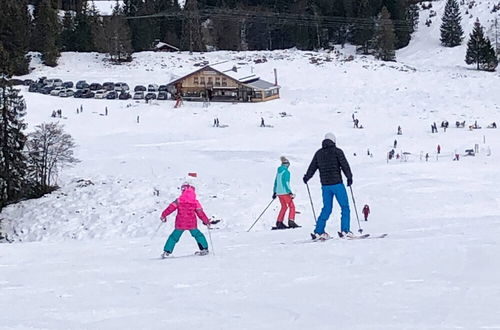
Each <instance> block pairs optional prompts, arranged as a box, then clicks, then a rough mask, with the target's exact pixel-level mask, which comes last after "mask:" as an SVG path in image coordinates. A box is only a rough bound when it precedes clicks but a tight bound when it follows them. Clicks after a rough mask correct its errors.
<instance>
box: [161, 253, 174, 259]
mask: <svg viewBox="0 0 500 330" xmlns="http://www.w3.org/2000/svg"><path fill="white" fill-rule="evenodd" d="M171 254H172V253H171V252H168V251H163V253H162V254H161V258H162V259H165V258H168V256H170V255H171Z"/></svg>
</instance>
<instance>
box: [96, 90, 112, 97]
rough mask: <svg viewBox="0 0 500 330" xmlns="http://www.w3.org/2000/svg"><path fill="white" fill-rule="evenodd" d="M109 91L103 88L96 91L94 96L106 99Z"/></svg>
mask: <svg viewBox="0 0 500 330" xmlns="http://www.w3.org/2000/svg"><path fill="white" fill-rule="evenodd" d="M108 93H109V92H108V91H105V90H102V89H101V90H99V91H96V92H95V96H94V97H95V98H96V99H105V98H106V96H107V95H108Z"/></svg>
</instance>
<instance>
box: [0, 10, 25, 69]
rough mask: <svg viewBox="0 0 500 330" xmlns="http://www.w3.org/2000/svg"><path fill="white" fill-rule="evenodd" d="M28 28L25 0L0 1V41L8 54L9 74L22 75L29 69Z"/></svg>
mask: <svg viewBox="0 0 500 330" xmlns="http://www.w3.org/2000/svg"><path fill="white" fill-rule="evenodd" d="M29 28H30V16H29V13H28V4H27V1H26V0H1V1H0V43H2V45H3V49H4V52H6V53H7V54H8V58H9V63H8V66H9V69H8V71H9V72H10V74H14V75H24V74H27V73H28V71H29V62H30V58H29V56H27V53H28V48H29Z"/></svg>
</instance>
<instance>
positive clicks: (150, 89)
mask: <svg viewBox="0 0 500 330" xmlns="http://www.w3.org/2000/svg"><path fill="white" fill-rule="evenodd" d="M157 91H158V85H157V84H149V85H148V92H157Z"/></svg>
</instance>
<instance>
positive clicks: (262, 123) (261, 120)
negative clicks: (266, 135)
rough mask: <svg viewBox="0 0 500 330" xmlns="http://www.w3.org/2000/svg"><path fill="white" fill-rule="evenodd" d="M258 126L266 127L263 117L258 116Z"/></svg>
mask: <svg viewBox="0 0 500 330" xmlns="http://www.w3.org/2000/svg"><path fill="white" fill-rule="evenodd" d="M260 127H266V123H264V118H262V117H260Z"/></svg>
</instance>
